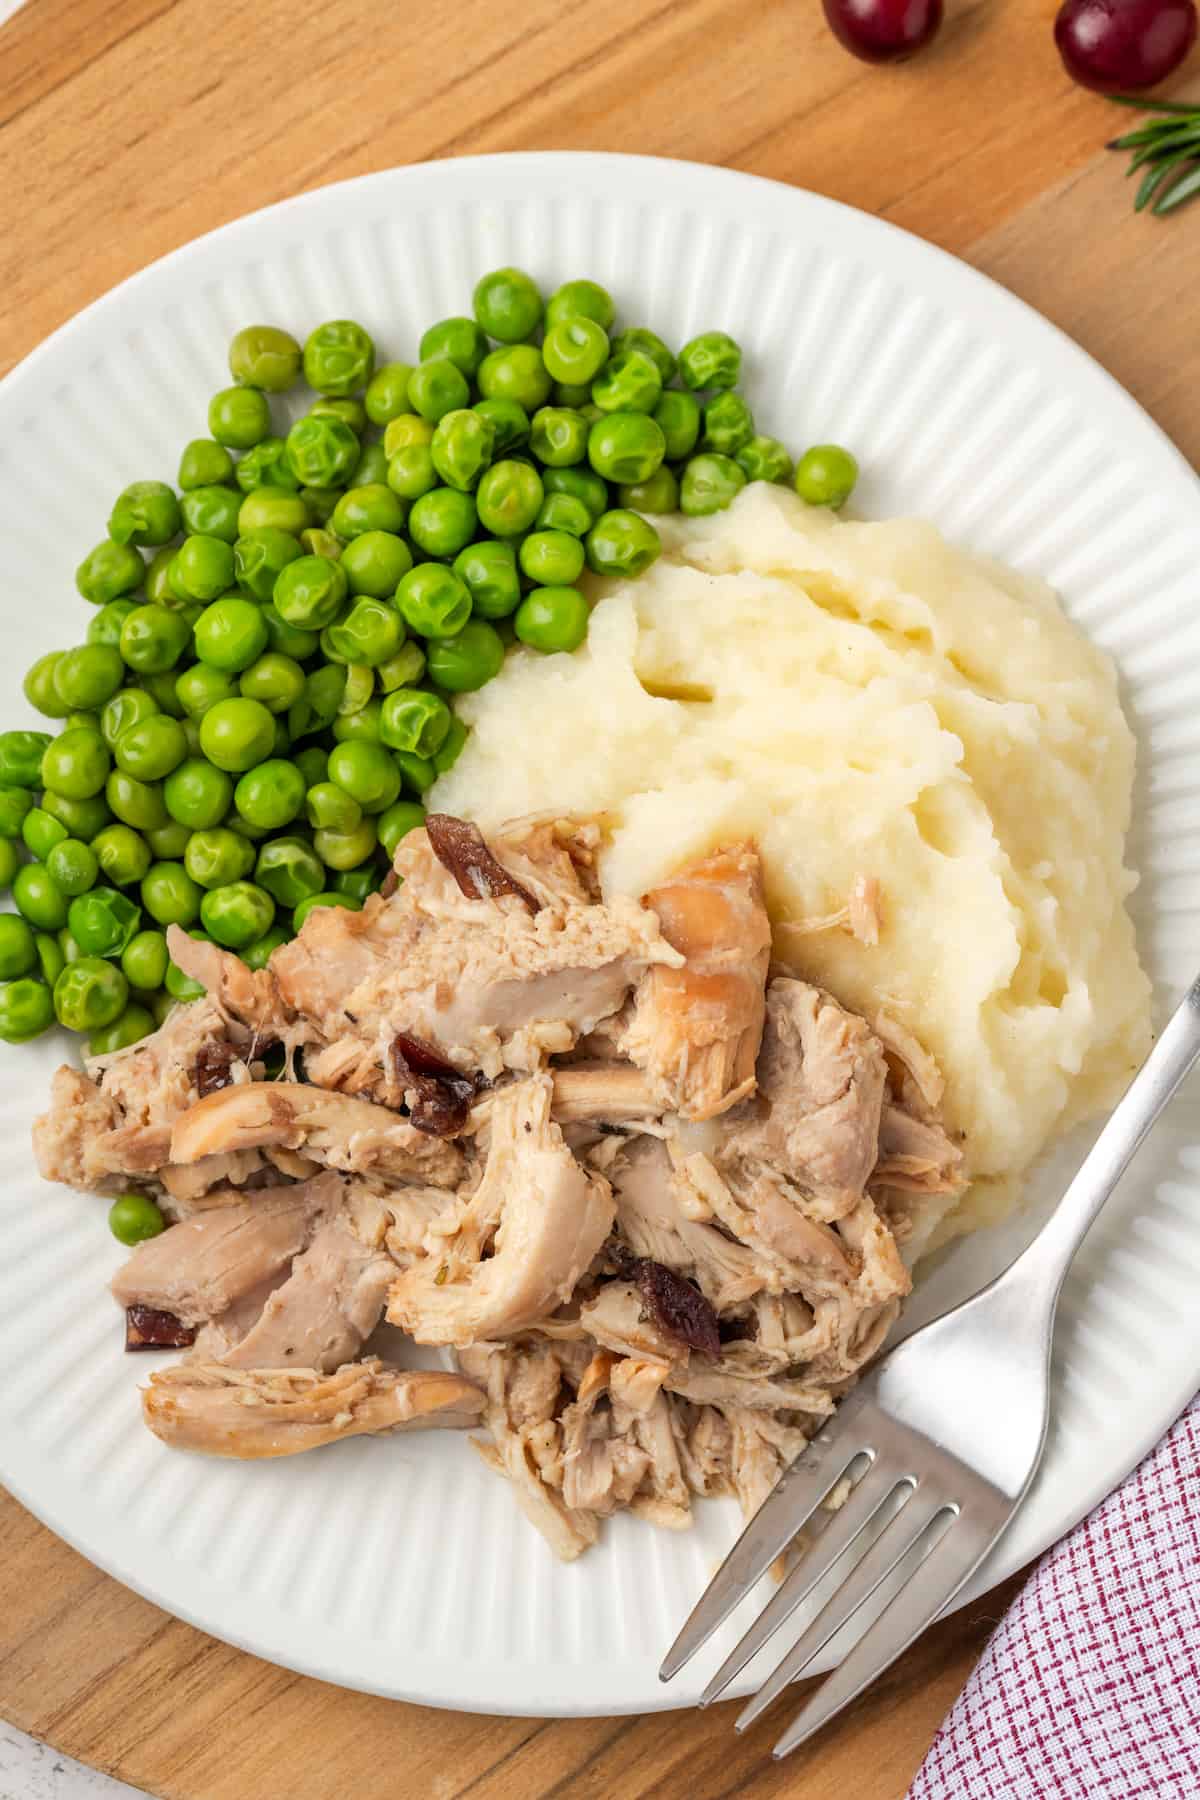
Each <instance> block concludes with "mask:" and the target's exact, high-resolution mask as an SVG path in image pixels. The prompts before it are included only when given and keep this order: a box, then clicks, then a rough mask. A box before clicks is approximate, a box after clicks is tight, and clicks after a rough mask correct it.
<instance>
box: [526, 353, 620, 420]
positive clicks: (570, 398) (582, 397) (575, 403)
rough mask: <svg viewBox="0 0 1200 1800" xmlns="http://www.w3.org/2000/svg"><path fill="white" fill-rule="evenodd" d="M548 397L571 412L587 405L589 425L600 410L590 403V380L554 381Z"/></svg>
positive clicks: (578, 410)
mask: <svg viewBox="0 0 1200 1800" xmlns="http://www.w3.org/2000/svg"><path fill="white" fill-rule="evenodd" d="M545 348H546V347H545V345H544V344H543V346H542V353H543V357H544V356H545ZM604 360H605V361H606V362H607V361H608V358H607V356H606V357H605V359H604ZM550 398H551V400H552V401H553V402H554V404H555V406H566V407H569V408H570V410H571V411H572V412H582V411H583V409H584V407H588V408H589V409H590V410H589V412H588V414H587V421H588V424H589V425H590V424H591V422H592V420H593V419H594V418H595V417H596V416H597V414H598V413H599V411H600V408H599V407H598V406H593V405H592V384H591V382H590V381H556V382H555V384H554V386H553V388H551V390H550Z"/></svg>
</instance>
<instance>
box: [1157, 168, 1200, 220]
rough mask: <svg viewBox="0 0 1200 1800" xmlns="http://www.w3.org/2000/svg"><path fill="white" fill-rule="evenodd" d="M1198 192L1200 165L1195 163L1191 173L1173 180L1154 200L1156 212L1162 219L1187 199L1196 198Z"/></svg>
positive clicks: (1199, 186) (1199, 188) (1199, 187)
mask: <svg viewBox="0 0 1200 1800" xmlns="http://www.w3.org/2000/svg"><path fill="white" fill-rule="evenodd" d="M1197 194H1200V167H1197V166H1195V165H1193V167H1192V171H1191V173H1190V174H1189V175H1183V176H1181V177H1180V178H1179V179H1178V180H1175V181H1172V182H1171V184H1170V185H1169V186H1168V187H1167V189H1166V191H1165V192H1164V193H1162V194H1160V195H1159V197H1158V199H1157V200H1156V201H1155V202H1154V212H1155V214H1156V215H1157V216H1158V217H1159V218H1160V219H1161V218H1164V217H1165V216H1166V214H1167V213H1171V212H1174V211H1175V208H1176V207H1177V206H1182V205H1183V204H1184V202H1185V201H1186V200H1194V199H1195V197H1196V195H1197Z"/></svg>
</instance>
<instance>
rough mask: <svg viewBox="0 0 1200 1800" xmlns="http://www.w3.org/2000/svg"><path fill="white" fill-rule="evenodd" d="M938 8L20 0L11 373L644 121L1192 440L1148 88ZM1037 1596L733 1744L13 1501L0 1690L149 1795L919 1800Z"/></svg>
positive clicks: (735, 0) (717, 1721)
mask: <svg viewBox="0 0 1200 1800" xmlns="http://www.w3.org/2000/svg"><path fill="white" fill-rule="evenodd" d="M947 11H948V20H947V24H946V28H945V30H944V32H943V34H942V37H941V39H940V40H939V43H938V45H937V47H936V48H935V50H934V51H933V52H932V53H930V54H928V55H926V56H925V57H923V58H921V59H919V60H917V61H915V62H913V63H910V64H908V65H907V66H905V67H903V68H899V69H894V70H877V69H868V68H866V67H865V66H864V65H862V64H860V63H857V62H855V61H853V60H852V59H851V58H850V57H848V56H846V55H845V53H844V52H843V51H842V50H840V49H839V48H838V46H837V45H836V44H835V43H834V42H833V40H832V39H831V38H830V36H829V34H828V32H827V30H826V28H825V25H824V21H823V19H822V17H821V11H820V7H819V6H818V5H817V4H816V0H603V3H602V4H601V3H600V0H522V3H521V4H520V5H519V6H518V7H512V6H505V5H502V4H500V3H499V0H440V4H434V3H429V4H427V5H425V6H424V7H417V6H415V5H412V4H409V5H400V6H389V5H388V4H386V0H374V4H372V5H367V4H365V3H363V0H319V3H317V0H287V4H284V3H283V0H222V4H221V5H220V6H219V7H218V6H215V5H213V4H212V3H211V0H28V4H27V5H26V6H25V7H24V9H23V10H22V11H21V12H19V13H18V14H17V16H16V17H15V19H13V20H12V21H11V22H10V23H9V24H7V25H6V26H4V27H2V28H0V370H2V369H4V368H7V367H9V366H10V365H11V364H12V363H14V362H16V361H17V360H18V359H19V358H20V357H21V356H23V355H24V354H25V353H26V352H27V351H29V350H31V349H32V348H33V346H34V345H35V344H37V343H38V342H39V341H40V340H41V339H42V338H43V337H45V335H46V333H47V332H49V331H50V330H52V329H53V328H54V327H55V326H56V325H58V324H60V323H61V322H62V321H63V320H64V319H66V318H68V317H69V316H70V315H71V314H72V313H74V312H76V311H77V310H78V308H80V307H81V306H83V305H85V304H86V303H87V302H88V301H89V300H92V299H93V298H95V296H96V295H98V294H100V293H102V292H104V290H105V289H107V288H108V287H110V286H112V285H113V283H114V282H117V281H120V280H121V279H122V278H123V277H124V276H126V275H129V274H132V273H133V271H134V270H136V269H138V268H140V267H141V266H142V265H143V264H144V263H146V262H148V261H150V260H151V259H152V258H154V257H156V256H161V255H162V254H163V253H164V252H166V251H168V250H171V249H173V248H175V247H176V246H177V245H179V244H182V243H184V242H186V241H187V240H188V239H190V238H192V237H194V236H196V235H197V234H199V233H200V232H204V231H207V230H210V229H211V228H212V227H213V226H215V225H219V224H222V223H223V222H224V221H225V220H227V219H231V218H234V217H236V216H237V215H238V214H240V213H243V212H247V211H249V210H251V209H253V208H255V207H259V206H263V205H266V204H267V203H268V202H270V201H273V200H278V199H281V198H283V197H284V196H285V195H288V194H291V193H295V192H296V191H298V190H299V189H302V188H308V187H314V186H318V185H320V184H322V183H325V182H329V181H334V180H337V179H339V178H341V177H343V176H347V175H357V174H360V173H363V172H365V171H368V170H372V169H378V168H383V167H386V166H388V165H391V164H395V163H403V162H414V161H419V160H421V159H424V158H430V157H440V156H453V155H461V154H469V153H472V152H477V151H488V150H509V149H545V148H554V149H561V148H574V149H620V150H637V151H643V152H648V153H653V154H658V155H664V156H679V157H690V158H694V159H696V160H698V161H701V162H711V163H721V164H725V165H727V166H730V167H733V168H740V169H747V170H750V171H752V172H753V173H756V174H761V175H769V176H773V177H775V178H777V179H778V180H781V181H788V182H792V183H795V184H797V185H799V186H805V187H812V188H818V189H821V190H822V191H824V192H825V193H828V194H832V195H834V196H835V197H836V198H838V199H842V200H846V201H849V202H851V203H852V204H854V205H856V206H860V207H863V208H865V209H867V210H868V211H871V212H875V213H878V214H879V215H881V216H882V217H884V218H887V219H891V220H893V221H894V222H895V223H897V224H899V225H903V226H906V227H908V228H909V229H910V230H913V231H917V232H919V233H921V234H922V235H923V236H925V237H928V238H931V239H932V240H933V241H934V242H936V243H939V244H941V245H943V246H944V247H945V248H947V249H949V250H952V251H955V252H956V253H957V254H959V255H961V256H965V257H966V258H967V259H968V260H969V261H971V262H973V263H975V264H977V265H978V266H979V267H981V268H983V269H986V270H987V271H988V272H989V273H991V274H993V275H994V276H996V277H997V279H998V280H1000V281H1002V282H1004V283H1005V284H1006V285H1007V286H1009V287H1011V288H1013V289H1014V290H1015V291H1016V292H1017V293H1019V294H1021V295H1022V296H1023V297H1024V298H1025V299H1026V300H1028V301H1030V302H1031V303H1032V304H1033V305H1034V306H1036V307H1039V308H1040V309H1041V310H1042V311H1043V312H1045V313H1046V314H1048V315H1049V317H1050V318H1052V319H1054V320H1055V321H1056V322H1057V323H1058V324H1060V325H1061V326H1063V327H1064V328H1065V329H1066V330H1067V331H1068V332H1070V333H1071V335H1072V336H1074V337H1076V338H1077V339H1078V340H1079V341H1080V342H1081V343H1083V344H1084V345H1085V346H1086V347H1087V348H1088V349H1089V350H1091V351H1092V352H1093V354H1094V355H1096V356H1097V357H1098V358H1099V359H1100V361H1101V362H1103V363H1104V364H1105V365H1106V366H1107V367H1108V368H1109V369H1111V371H1112V372H1113V374H1115V375H1116V376H1117V377H1118V379H1119V380H1121V381H1123V382H1124V383H1125V385H1126V386H1127V387H1129V388H1130V389H1131V390H1132V392H1133V393H1134V394H1135V395H1136V396H1137V398H1138V399H1139V400H1140V401H1141V402H1142V404H1143V405H1144V406H1146V407H1147V408H1148V409H1149V410H1150V412H1151V413H1152V414H1153V415H1154V416H1155V417H1156V418H1157V419H1158V420H1159V422H1160V423H1161V424H1162V425H1163V426H1164V428H1165V429H1166V430H1167V432H1168V433H1169V434H1170V435H1171V436H1172V437H1173V438H1174V439H1175V440H1176V442H1177V443H1178V444H1179V445H1180V446H1181V447H1182V448H1183V450H1184V451H1185V452H1186V453H1188V454H1189V455H1190V456H1191V457H1192V458H1193V460H1195V459H1196V458H1197V457H1198V456H1200V405H1197V394H1198V393H1200V334H1198V333H1197V331H1196V304H1195V296H1196V294H1197V292H1200V204H1197V206H1196V207H1195V209H1194V210H1193V211H1191V212H1184V213H1182V214H1181V215H1179V216H1178V217H1177V218H1175V219H1174V220H1171V221H1164V222H1155V221H1153V220H1150V219H1146V218H1136V217H1135V216H1134V215H1133V212H1132V209H1131V191H1130V188H1129V187H1128V186H1127V185H1126V184H1125V181H1124V178H1123V170H1122V164H1121V162H1119V161H1118V159H1117V158H1115V157H1112V156H1109V155H1106V154H1105V153H1104V152H1103V150H1102V145H1103V142H1104V140H1105V138H1106V137H1108V136H1110V135H1112V133H1113V132H1114V130H1115V129H1120V128H1121V127H1122V126H1124V125H1125V124H1127V123H1128V116H1127V115H1125V114H1123V113H1119V112H1117V111H1116V110H1115V109H1113V108H1111V107H1109V106H1108V105H1107V104H1106V103H1105V102H1104V101H1102V100H1100V99H1098V98H1096V97H1095V96H1092V95H1089V94H1085V93H1083V92H1082V91H1081V90H1079V89H1078V88H1075V87H1073V86H1072V85H1071V84H1070V82H1069V81H1068V80H1067V79H1066V77H1065V76H1064V74H1063V73H1062V70H1061V68H1060V66H1059V64H1058V60H1057V57H1056V56H1055V53H1054V50H1053V46H1052V43H1051V39H1050V21H1051V17H1052V13H1053V5H1052V4H1051V0H1003V3H997V0H957V3H956V0H948V6H947ZM1192 88H1193V91H1195V88H1196V84H1195V83H1194V82H1193V84H1192ZM1179 91H1181V92H1183V93H1184V94H1186V93H1187V92H1188V91H1189V90H1188V86H1187V84H1186V83H1185V84H1184V85H1183V87H1182V88H1181V89H1180V90H1179ZM31 1353H36V1346H31ZM0 1379H2V1375H0ZM1014 1591H1015V1584H1012V1583H1010V1584H1009V1585H1008V1587H1007V1588H1004V1589H1000V1590H998V1591H997V1592H996V1593H995V1594H994V1595H991V1596H989V1597H988V1598H987V1599H986V1600H984V1601H983V1602H981V1603H980V1604H979V1605H977V1606H974V1607H972V1608H970V1609H969V1610H968V1611H967V1612H966V1613H964V1614H963V1615H961V1616H960V1617H957V1618H955V1619H953V1620H951V1621H950V1622H949V1623H947V1624H946V1625H944V1626H941V1627H939V1628H937V1629H936V1630H934V1631H933V1632H931V1633H929V1634H928V1635H927V1637H926V1638H925V1639H924V1641H923V1642H922V1643H921V1644H920V1645H918V1646H917V1648H916V1649H914V1650H913V1651H912V1652H911V1653H910V1654H909V1655H908V1656H907V1657H906V1658H905V1659H904V1660H903V1661H902V1662H901V1663H900V1664H899V1665H897V1667H896V1668H895V1669H893V1670H892V1671H891V1673H890V1674H889V1676H888V1677H887V1678H886V1679H885V1680H884V1681H883V1682H882V1683H881V1684H880V1685H879V1686H878V1687H877V1688H876V1689H875V1691H874V1692H873V1693H871V1694H870V1695H869V1696H867V1697H866V1698H865V1699H864V1700H862V1701H861V1702H860V1703H859V1704H858V1705H857V1707H855V1708H854V1709H853V1710H852V1711H851V1712H850V1714H849V1715H848V1716H846V1717H845V1718H844V1719H842V1720H841V1721H839V1722H837V1723H835V1724H834V1725H833V1726H832V1727H830V1728H829V1730H827V1731H826V1733H825V1734H824V1735H823V1737H822V1738H821V1739H820V1740H819V1741H818V1742H817V1743H816V1744H815V1746H813V1747H812V1749H811V1750H810V1751H809V1752H808V1753H807V1754H802V1755H801V1756H799V1757H797V1758H794V1759H793V1760H792V1761H791V1762H789V1763H787V1764H785V1765H783V1766H782V1767H780V1766H776V1765H773V1764H771V1762H770V1761H769V1746H770V1743H771V1739H772V1735H773V1731H772V1725H771V1722H770V1721H768V1722H767V1724H766V1727H765V1728H762V1729H759V1730H758V1731H756V1732H754V1733H751V1734H750V1736H749V1737H748V1738H747V1739H744V1740H739V1739H736V1738H734V1736H733V1734H732V1731H731V1724H732V1714H731V1709H730V1708H729V1707H721V1708H718V1709H716V1710H715V1711H714V1712H711V1713H709V1714H706V1715H695V1714H688V1713H685V1714H659V1715H651V1716H648V1717H646V1718H642V1719H591V1720H560V1721H551V1722H538V1721H534V1720H527V1719H517V1720H505V1719H490V1718H479V1717H473V1716H470V1715H466V1714H449V1713H437V1712H432V1711H429V1710H427V1709H424V1708H420V1707H410V1706H401V1705H398V1704H394V1703H391V1702H387V1701H381V1700H376V1699H372V1698H369V1697H367V1696H365V1695H361V1694H352V1693H345V1692H342V1691H341V1690H338V1689H336V1688H331V1687H327V1686H324V1685H323V1684H321V1683H318V1682H314V1681H309V1680H306V1679H304V1678H302V1677H299V1676H295V1675H291V1674H288V1673H286V1672H285V1671H282V1670H278V1669H274V1668H272V1667H270V1666H268V1665H267V1664H265V1663H262V1662H259V1661H257V1660H256V1659H254V1658H253V1657H250V1656H246V1655H244V1654H242V1653H241V1652H239V1651H236V1650H231V1649H229V1648H228V1647H227V1646H225V1645H223V1644H220V1643H217V1642H216V1641H215V1640H213V1639H211V1638H208V1637H205V1636H204V1635H203V1634H201V1633H200V1632H197V1631H193V1630H192V1629H191V1628H190V1627H188V1626H186V1625H181V1624H179V1623H178V1622H177V1621H175V1620H172V1619H170V1618H168V1617H167V1616H166V1615H165V1614H163V1613H161V1612H159V1611H157V1610H156V1609H155V1608H154V1607H152V1606H149V1605H148V1604H146V1602H144V1601H142V1600H140V1599H138V1598H137V1597H136V1596H135V1595H133V1594H131V1593H129V1592H128V1591H127V1590H126V1589H124V1588H121V1587H119V1586H117V1585H116V1583H114V1582H112V1581H110V1580H109V1579H108V1578H107V1577H106V1576H103V1575H100V1574H98V1573H97V1572H96V1571H95V1570H94V1569H92V1568H90V1567H89V1565H88V1564H86V1563H85V1562H83V1561H82V1559H81V1558H79V1557H78V1556H76V1555H75V1554H74V1553H73V1552H72V1551H70V1550H68V1549H67V1548H66V1547H65V1546H64V1545H62V1544H61V1543H59V1542H58V1541H57V1540H56V1539H55V1538H53V1537H52V1536H51V1535H50V1534H49V1533H48V1532H47V1531H45V1530H44V1529H43V1528H42V1527H41V1526H40V1525H38V1524H37V1523H36V1522H35V1521H34V1520H33V1519H32V1518H31V1517H30V1516H29V1515H28V1514H27V1513H25V1512H24V1511H23V1510H22V1509H21V1508H20V1507H19V1506H18V1505H17V1504H16V1503H15V1501H12V1500H11V1499H8V1498H6V1497H4V1496H2V1495H0V1719H8V1720H11V1721H12V1722H13V1723H15V1724H17V1725H20V1726H22V1727H24V1728H25V1729H27V1730H29V1731H32V1732H34V1733H36V1734H37V1735H39V1736H43V1737H46V1738H48V1739H49V1740H50V1742H51V1743H53V1744H55V1745H56V1746H58V1747H60V1748H62V1749H64V1750H67V1751H69V1752H70V1753H71V1754H73V1755H75V1756H77V1757H80V1758H82V1759H83V1760H84V1761H86V1762H90V1763H93V1764H95V1765H96V1766H98V1767H100V1768H104V1769H107V1770H109V1771H110V1772H112V1773H115V1774H119V1775H121V1776H122V1777H123V1778H124V1779H125V1780H127V1781H129V1782H131V1783H133V1784H135V1785H138V1786H141V1787H144V1788H146V1789H147V1790H148V1791H150V1792H152V1793H153V1794H155V1795H156V1796H158V1797H159V1800H283V1797H284V1796H286V1800H331V1797H338V1800H340V1797H341V1796H342V1795H350V1794H357V1793H359V1792H366V1791H368V1790H369V1791H372V1792H374V1793H376V1794H379V1795H383V1796H386V1797H387V1800H392V1797H393V1796H404V1797H405V1800H409V1797H413V1800H425V1797H428V1800H454V1797H455V1796H458V1795H464V1794H466V1793H468V1792H469V1793H470V1794H471V1795H472V1796H473V1800H538V1797H548V1796H550V1795H554V1796H556V1797H558V1796H577V1797H579V1800H584V1797H587V1800H635V1797H636V1796H648V1795H655V1796H660V1797H664V1800H685V1797H686V1800H718V1797H719V1796H727V1795H728V1796H732V1795H734V1794H737V1795H740V1796H745V1797H746V1800H767V1797H768V1796H772V1795H779V1794H783V1793H787V1794H789V1795H791V1796H795V1797H797V1800H843V1796H845V1795H847V1794H853V1796H854V1800H900V1797H901V1796H902V1795H903V1793H904V1791H905V1789H906V1787H907V1785H908V1783H909V1781H910V1779H911V1777H912V1775H913V1773H914V1771H915V1769H916V1767H917V1765H918V1763H919V1761H920V1759H921V1756H922V1755H923V1753H924V1751H925V1749H926V1747H927V1745H928V1743H929V1741H930V1739H931V1737H932V1735H933V1732H934V1730H935V1729H936V1727H937V1725H938V1722H939V1721H940V1719H941V1718H942V1716H943V1714H944V1713H945V1711H946V1709H947V1707H948V1706H949V1705H950V1703H951V1702H952V1701H953V1699H954V1697H955V1696H956V1694H957V1693H958V1691H959V1690H960V1688H961V1687H962V1685H963V1682H964V1681H965V1680H966V1678H967V1675H968V1674H969V1672H970V1670H971V1668H972V1667H973V1665H974V1662H975V1660H976V1658H977V1657H978V1654H979V1652H980V1650H981V1649H982V1646H983V1644H984V1642H985V1640H986V1637H987V1634H988V1631H989V1630H990V1628H991V1625H992V1623H993V1622H994V1620H995V1619H996V1618H997V1617H999V1615H1000V1613H1001V1612H1002V1611H1003V1609H1004V1606H1005V1605H1006V1604H1007V1601H1008V1599H1009V1598H1010V1597H1011V1595H1012V1593H1013V1592H1014Z"/></svg>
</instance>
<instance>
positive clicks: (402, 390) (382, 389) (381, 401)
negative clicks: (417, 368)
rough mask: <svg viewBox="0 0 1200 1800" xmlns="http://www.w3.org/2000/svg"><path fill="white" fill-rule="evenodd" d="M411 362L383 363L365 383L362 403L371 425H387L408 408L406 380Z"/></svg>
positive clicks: (410, 369) (410, 372)
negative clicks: (365, 388) (365, 389)
mask: <svg viewBox="0 0 1200 1800" xmlns="http://www.w3.org/2000/svg"><path fill="white" fill-rule="evenodd" d="M411 374H412V365H411V363H398V362H393V363H383V364H382V365H381V366H380V367H379V368H378V369H376V371H375V373H374V374H373V375H372V377H371V379H370V381H369V382H368V383H367V391H366V393H365V394H364V395H363V405H364V406H365V407H366V409H367V417H368V419H370V421H371V423H372V425H387V424H388V423H389V421H390V420H392V419H395V418H397V417H398V416H399V415H400V414H401V413H403V412H407V411H408V410H409V405H408V382H409V377H410V376H411Z"/></svg>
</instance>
